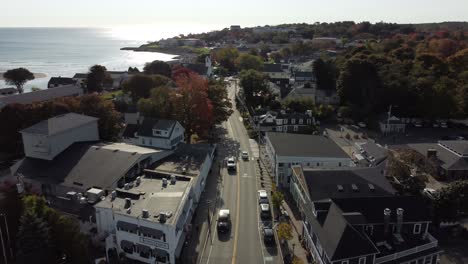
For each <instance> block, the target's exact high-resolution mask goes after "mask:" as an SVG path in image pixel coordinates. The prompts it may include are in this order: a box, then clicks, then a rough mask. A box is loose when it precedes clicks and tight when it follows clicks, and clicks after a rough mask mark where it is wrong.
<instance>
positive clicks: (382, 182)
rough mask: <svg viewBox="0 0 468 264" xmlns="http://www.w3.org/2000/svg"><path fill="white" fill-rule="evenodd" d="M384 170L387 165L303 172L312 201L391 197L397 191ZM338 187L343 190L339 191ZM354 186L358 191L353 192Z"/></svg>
mask: <svg viewBox="0 0 468 264" xmlns="http://www.w3.org/2000/svg"><path fill="white" fill-rule="evenodd" d="M384 169H385V165H382V166H378V167H371V168H349V169H342V170H338V169H336V170H335V169H328V170H303V175H304V180H305V182H306V185H307V188H308V190H309V196H310V199H311V200H312V201H315V200H321V199H325V198H350V197H378V196H391V195H393V194H395V192H396V191H395V190H394V189H393V187H392V185H391V184H390V183H389V182H388V181H387V179H386V178H385V176H384V175H383V170H384ZM338 185H340V186H341V187H342V188H343V189H342V190H339V189H338ZM353 185H355V186H356V187H357V190H353V188H352V187H353ZM372 188H373V189H372Z"/></svg>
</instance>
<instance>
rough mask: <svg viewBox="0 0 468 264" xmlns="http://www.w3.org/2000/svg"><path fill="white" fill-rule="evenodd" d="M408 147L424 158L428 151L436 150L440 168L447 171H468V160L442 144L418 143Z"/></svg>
mask: <svg viewBox="0 0 468 264" xmlns="http://www.w3.org/2000/svg"><path fill="white" fill-rule="evenodd" d="M408 146H409V147H410V148H412V149H414V150H416V151H417V152H419V153H420V154H421V155H424V156H426V155H427V150H429V149H434V150H436V151H437V154H436V157H437V160H438V162H439V164H440V166H441V167H442V168H444V169H446V170H468V158H463V157H460V156H459V155H457V154H455V153H454V152H452V151H450V150H448V149H447V148H445V147H443V146H442V145H440V144H436V143H418V144H408Z"/></svg>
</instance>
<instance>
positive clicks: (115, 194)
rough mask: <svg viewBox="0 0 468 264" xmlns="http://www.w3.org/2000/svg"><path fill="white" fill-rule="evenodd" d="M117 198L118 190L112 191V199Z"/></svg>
mask: <svg viewBox="0 0 468 264" xmlns="http://www.w3.org/2000/svg"><path fill="white" fill-rule="evenodd" d="M115 198H117V192H116V191H112V192H111V199H112V200H115Z"/></svg>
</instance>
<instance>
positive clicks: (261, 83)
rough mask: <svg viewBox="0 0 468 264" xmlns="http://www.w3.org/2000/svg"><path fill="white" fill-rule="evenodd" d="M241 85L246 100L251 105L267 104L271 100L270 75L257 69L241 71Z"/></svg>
mask: <svg viewBox="0 0 468 264" xmlns="http://www.w3.org/2000/svg"><path fill="white" fill-rule="evenodd" d="M240 86H241V87H242V90H243V92H244V97H245V101H246V103H247V104H248V105H250V106H257V105H262V104H265V102H268V101H269V99H270V98H269V97H270V96H271V91H270V89H269V87H268V77H267V76H266V75H265V74H263V73H261V72H258V71H255V70H246V71H242V72H241V73H240Z"/></svg>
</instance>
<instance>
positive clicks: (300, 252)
mask: <svg viewBox="0 0 468 264" xmlns="http://www.w3.org/2000/svg"><path fill="white" fill-rule="evenodd" d="M282 207H283V209H284V210H286V212H287V213H288V216H289V223H290V224H291V226H292V227H293V238H292V239H291V240H290V241H288V244H289V250H290V252H291V253H294V255H295V256H296V257H298V258H299V259H301V260H302V261H303V263H309V262H308V261H307V250H306V249H304V248H303V247H302V243H301V239H300V238H301V237H302V220H301V217H300V214H299V210H298V208H297V207H296V206H295V205H294V201H293V200H292V197H290V195H289V194H285V201H283V204H282ZM293 245H294V252H292V251H293ZM283 254H284V255H287V252H284V253H283Z"/></svg>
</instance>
